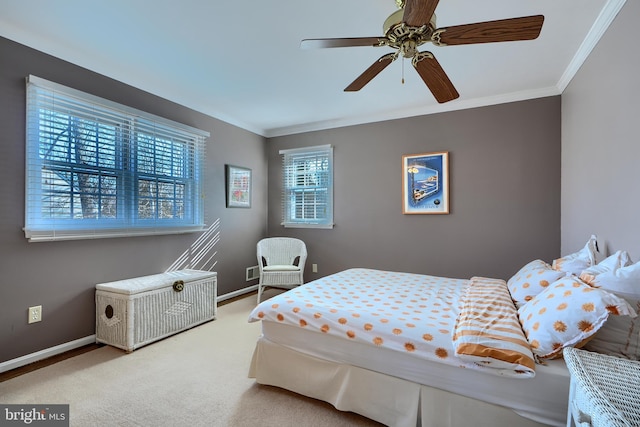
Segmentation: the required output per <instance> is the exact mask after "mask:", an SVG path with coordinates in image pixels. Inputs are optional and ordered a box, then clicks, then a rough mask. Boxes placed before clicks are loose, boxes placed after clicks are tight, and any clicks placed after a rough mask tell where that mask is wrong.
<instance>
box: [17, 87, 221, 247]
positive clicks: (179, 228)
mask: <svg viewBox="0 0 640 427" xmlns="http://www.w3.org/2000/svg"><path fill="white" fill-rule="evenodd" d="M208 136H209V133H208V132H203V131H201V130H198V129H194V128H191V127H189V126H185V125H182V124H179V123H175V122H172V121H169V120H166V119H163V118H160V117H157V116H153V115H151V114H148V113H145V112H142V111H138V110H135V109H133V108H129V107H126V106H123V105H120V104H117V103H114V102H111V101H108V100H105V99H101V98H98V97H95V96H93V95H89V94H86V93H83V92H80V91H77V90H74V89H70V88H67V87H65V86H61V85H58V84H56V83H52V82H49V81H47V80H44V79H41V78H38V77H34V76H29V77H28V79H27V141H26V149H27V152H26V196H25V228H24V231H25V236H26V237H27V238H28V239H29V240H30V241H41V240H57V239H82V238H98V237H117V236H132V235H146V234H169V233H184V232H189V231H198V230H201V229H202V228H203V227H204V211H203V203H202V197H201V194H202V188H201V182H200V181H201V172H202V165H203V164H204V141H205V138H206V137H208Z"/></svg>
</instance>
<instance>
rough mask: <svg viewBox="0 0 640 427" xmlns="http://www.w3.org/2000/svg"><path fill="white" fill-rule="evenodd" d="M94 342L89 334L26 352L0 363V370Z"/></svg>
mask: <svg viewBox="0 0 640 427" xmlns="http://www.w3.org/2000/svg"><path fill="white" fill-rule="evenodd" d="M95 342H96V336H95V335H90V336H88V337H84V338H80V339H77V340H75V341H69V342H67V343H64V344H60V345H57V346H55V347H51V348H45V349H44V350H40V351H36V352H35V353H31V354H27V355H26V356H22V357H18V358H16V359H11V360H7V361H6V362H2V363H0V372H6V371H10V370H12V369H16V368H19V367H21V366H26V365H28V364H30V363H34V362H38V361H40V360H44V359H46V358H48V357H52V356H56V355H58V354H62V353H64V352H66V351H70V350H74V349H76V348H80V347H84V346H85V345H89V344H94V343H95Z"/></svg>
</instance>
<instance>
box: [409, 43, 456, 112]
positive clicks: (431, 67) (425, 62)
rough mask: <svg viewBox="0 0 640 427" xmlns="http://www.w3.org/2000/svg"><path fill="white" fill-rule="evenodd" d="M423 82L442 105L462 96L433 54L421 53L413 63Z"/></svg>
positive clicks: (415, 57) (414, 58)
mask: <svg viewBox="0 0 640 427" xmlns="http://www.w3.org/2000/svg"><path fill="white" fill-rule="evenodd" d="M411 63H412V64H413V66H414V67H415V69H416V71H418V74H420V77H422V80H423V81H424V83H425V84H426V85H427V87H428V88H429V90H430V91H431V93H432V94H433V96H434V97H435V98H436V101H438V102H439V103H440V104H442V103H445V102H449V101H452V100H454V99H456V98H458V97H459V96H460V94H458V91H457V90H456V88H455V87H454V86H453V83H451V80H449V77H448V76H447V74H446V73H445V72H444V69H443V68H442V67H441V66H440V63H439V62H438V61H437V60H436V58H435V57H434V56H433V54H432V53H431V52H419V53H417V54H416V56H414V57H413V60H412V61H411Z"/></svg>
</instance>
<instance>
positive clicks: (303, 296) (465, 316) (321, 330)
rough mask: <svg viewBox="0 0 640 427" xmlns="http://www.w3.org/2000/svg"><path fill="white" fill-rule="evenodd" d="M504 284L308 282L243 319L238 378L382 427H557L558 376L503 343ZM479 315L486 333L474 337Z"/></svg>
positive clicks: (562, 410) (557, 370) (413, 277)
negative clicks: (248, 346) (244, 373)
mask: <svg viewBox="0 0 640 427" xmlns="http://www.w3.org/2000/svg"><path fill="white" fill-rule="evenodd" d="M525 267H527V266H525ZM528 267H529V268H531V266H528ZM547 267H550V266H547ZM522 270H526V269H525V268H524V267H523V269H522ZM519 273H521V272H519ZM561 275H562V276H564V273H562V274H561ZM512 280H513V279H511V280H510V282H509V284H508V283H507V282H505V281H502V280H499V279H489V278H482V277H473V278H470V279H451V278H443V277H436V276H429V275H420V274H412V273H405V272H390V271H381V270H374V269H363V268H354V269H349V270H345V271H342V272H339V273H336V274H333V275H330V276H326V277H323V278H321V279H318V280H315V281H313V282H309V283H307V284H305V285H303V286H300V287H298V288H295V289H293V290H290V291H287V292H285V293H282V294H280V295H277V296H275V297H272V298H271V299H269V300H266V301H263V302H262V303H261V304H259V305H258V306H257V307H256V308H255V309H254V310H253V311H252V312H251V314H250V316H249V321H250V322H254V321H261V322H262V335H261V336H260V338H259V339H258V342H257V343H256V347H255V350H254V354H253V358H252V362H251V366H250V372H249V377H251V378H255V379H256V381H257V382H258V383H260V384H265V385H271V386H276V387H281V388H284V389H287V390H290V391H293V392H296V393H299V394H302V395H305V396H309V397H312V398H316V399H320V400H323V401H326V402H329V403H331V404H332V405H333V406H334V407H336V408H337V409H339V410H344V411H352V412H355V413H358V414H361V415H364V416H365V417H368V418H370V419H372V420H375V421H378V422H380V423H382V424H385V425H389V426H400V427H402V426H410V427H414V426H422V427H436V426H437V427H443V426H451V427H453V426H456V427H457V426H464V425H473V426H492V427H495V426H513V425H518V426H540V425H554V426H561V425H565V424H566V414H567V398H568V393H569V373H568V371H567V368H566V366H565V364H564V361H563V360H562V359H554V358H545V359H544V360H543V359H542V358H539V357H538V355H536V354H534V353H533V352H532V351H531V349H530V348H529V344H528V341H527V340H528V337H527V338H524V333H523V335H522V337H517V336H516V335H512V333H514V330H515V329H517V330H519V331H520V332H521V333H522V331H523V326H522V325H521V324H520V323H521V322H520V321H519V320H518V315H519V312H518V310H519V308H518V307H517V304H514V300H512V295H511V291H512V290H514V291H515V290H516V288H515V285H514V286H511V289H510V288H509V285H513V284H512V283H511V281H512ZM559 281H562V280H559ZM514 283H515V282H514ZM568 286H571V284H569V285H568ZM505 291H506V295H507V296H506V297H505V296H504V295H501V294H500V293H503V292H505ZM514 294H515V293H514ZM502 300H508V303H504V304H502V303H500V301H502ZM483 301H484V302H483ZM496 301H498V303H496ZM483 304H484V305H483ZM607 304H609V305H611V301H608V302H607ZM523 305H524V304H523ZM528 305H529V304H528ZM496 307H498V310H499V311H500V313H498V315H497V316H495V317H494V318H491V316H490V315H493V314H496V313H491V312H492V311H495V310H496ZM499 307H503V309H502V308H499ZM512 316H515V318H513V317H512ZM483 317H489V322H488V323H490V324H493V325H494V326H495V325H496V324H497V329H496V330H495V331H494V332H495V333H494V332H489V333H482V334H477V333H476V332H477V331H478V330H482V331H484V332H487V329H486V328H489V327H492V326H487V325H486V324H484V325H481V326H478V325H477V323H476V322H477V321H478V318H483ZM496 319H499V320H496ZM514 322H515V324H516V325H517V327H514V326H513V324H514ZM506 323H510V324H511V326H505V325H506ZM470 325H471V326H470ZM474 328H475V329H474ZM478 336H479V338H478ZM486 336H489V339H493V338H495V337H496V336H497V337H498V341H499V342H498V343H497V344H496V343H495V342H493V344H495V346H493V344H491V345H489V344H487V341H486ZM578 338H580V339H582V338H583V337H582V336H580V337H576V338H575V339H578ZM468 339H471V341H469V340H468ZM478 339H479V341H478ZM523 340H524V343H523ZM505 342H506V343H507V344H505ZM469 347H471V348H472V349H473V350H474V351H475V353H474V351H467V350H468V348H469ZM478 349H479V350H478ZM561 350H562V348H560V349H559V351H560V352H561ZM553 351H554V354H556V353H557V352H556V350H553ZM534 360H537V361H538V362H540V363H535V362H534Z"/></svg>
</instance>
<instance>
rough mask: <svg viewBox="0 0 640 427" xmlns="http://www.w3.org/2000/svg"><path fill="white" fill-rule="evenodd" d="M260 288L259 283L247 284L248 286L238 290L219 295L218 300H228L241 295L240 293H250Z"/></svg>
mask: <svg viewBox="0 0 640 427" xmlns="http://www.w3.org/2000/svg"><path fill="white" fill-rule="evenodd" d="M257 290H258V285H253V286H247V287H246V288H242V289H238V290H237V291H233V292H229V293H227V294H224V295H219V296H218V302H220V301H224V300H228V299H231V298H235V297H239V296H240V295H244V294H248V293H250V292H253V291H257Z"/></svg>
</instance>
